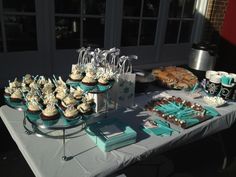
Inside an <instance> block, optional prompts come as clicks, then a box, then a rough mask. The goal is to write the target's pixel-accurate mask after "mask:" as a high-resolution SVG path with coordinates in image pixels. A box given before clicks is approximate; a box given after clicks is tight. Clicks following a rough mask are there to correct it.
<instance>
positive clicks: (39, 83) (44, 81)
mask: <svg viewBox="0 0 236 177" xmlns="http://www.w3.org/2000/svg"><path fill="white" fill-rule="evenodd" d="M47 82H48V81H47V79H45V77H44V76H40V77H39V79H38V80H37V84H38V86H39V87H41V88H43V86H44V85H45V84H46V83H47Z"/></svg>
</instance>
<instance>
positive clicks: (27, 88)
mask: <svg viewBox="0 0 236 177" xmlns="http://www.w3.org/2000/svg"><path fill="white" fill-rule="evenodd" d="M21 90H22V92H24V93H27V92H29V91H30V88H29V87H28V85H27V84H26V83H22V84H21Z"/></svg>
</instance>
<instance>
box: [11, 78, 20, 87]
mask: <svg viewBox="0 0 236 177" xmlns="http://www.w3.org/2000/svg"><path fill="white" fill-rule="evenodd" d="M9 87H11V88H20V87H21V82H20V81H18V80H17V78H15V79H14V81H13V82H10V83H9Z"/></svg>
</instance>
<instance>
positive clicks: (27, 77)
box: [23, 74, 34, 86]
mask: <svg viewBox="0 0 236 177" xmlns="http://www.w3.org/2000/svg"><path fill="white" fill-rule="evenodd" d="M33 81H34V80H33V78H32V76H31V75H30V74H26V75H25V76H24V77H23V83H24V84H26V85H27V86H29V85H30V84H31V83H32V82H33Z"/></svg>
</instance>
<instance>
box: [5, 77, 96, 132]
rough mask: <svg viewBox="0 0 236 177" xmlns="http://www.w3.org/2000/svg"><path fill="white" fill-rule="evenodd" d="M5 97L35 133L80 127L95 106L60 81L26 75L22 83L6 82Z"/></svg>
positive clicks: (91, 101) (78, 89)
mask: <svg viewBox="0 0 236 177" xmlns="http://www.w3.org/2000/svg"><path fill="white" fill-rule="evenodd" d="M4 97H5V102H6V104H7V105H9V106H10V107H12V108H15V109H17V110H20V111H24V114H25V118H26V119H27V120H28V121H29V122H30V123H31V124H32V125H33V126H34V130H35V127H37V128H41V129H67V128H72V127H75V126H78V125H81V124H83V123H85V121H84V119H85V117H88V116H89V115H91V114H92V113H93V109H94V106H95V103H94V101H93V98H91V97H90V96H89V95H88V94H86V93H84V91H83V90H81V89H80V88H79V87H78V88H76V89H73V88H71V87H70V86H68V85H67V84H66V83H65V82H64V81H63V80H62V78H61V77H59V78H58V79H56V78H55V77H54V78H53V79H50V78H45V77H44V76H40V77H38V76H35V77H34V76H31V75H30V74H27V75H25V76H24V77H23V79H22V80H21V81H20V80H18V79H15V80H14V81H12V82H9V86H7V87H6V88H5V94H4ZM41 133H42V132H41ZM42 134H43V135H46V134H44V133H42Z"/></svg>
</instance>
